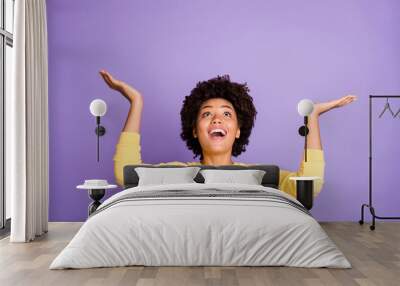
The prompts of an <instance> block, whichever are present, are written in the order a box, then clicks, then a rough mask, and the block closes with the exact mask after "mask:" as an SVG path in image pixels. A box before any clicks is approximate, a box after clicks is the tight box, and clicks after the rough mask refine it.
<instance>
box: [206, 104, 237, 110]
mask: <svg viewBox="0 0 400 286" xmlns="http://www.w3.org/2000/svg"><path fill="white" fill-rule="evenodd" d="M207 107H210V108H212V107H213V106H211V105H206V106H203V107H202V108H201V109H204V108H207ZM220 107H226V108H229V109H232V107H230V106H229V105H221V106H220ZM232 110H233V109H232Z"/></svg>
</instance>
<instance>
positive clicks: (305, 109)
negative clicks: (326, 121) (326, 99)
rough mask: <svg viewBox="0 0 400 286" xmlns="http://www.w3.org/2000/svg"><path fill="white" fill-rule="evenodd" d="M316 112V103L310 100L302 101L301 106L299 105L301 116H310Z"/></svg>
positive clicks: (298, 109) (298, 110)
mask: <svg viewBox="0 0 400 286" xmlns="http://www.w3.org/2000/svg"><path fill="white" fill-rule="evenodd" d="M313 110H314V103H313V102H312V101H311V100H309V99H303V100H300V102H299V104H297V112H298V113H299V114H300V115H301V116H308V115H310V114H311V113H312V112H313Z"/></svg>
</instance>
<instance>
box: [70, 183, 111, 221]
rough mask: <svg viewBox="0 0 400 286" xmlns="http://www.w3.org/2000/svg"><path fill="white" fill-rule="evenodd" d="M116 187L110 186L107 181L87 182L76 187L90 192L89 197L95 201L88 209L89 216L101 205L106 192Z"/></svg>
mask: <svg viewBox="0 0 400 286" xmlns="http://www.w3.org/2000/svg"><path fill="white" fill-rule="evenodd" d="M116 187H117V185H110V184H108V182H107V180H85V183H84V184H83V185H79V186H76V188H77V189H84V190H88V194H89V197H90V198H91V199H92V200H93V202H92V203H91V204H90V205H89V208H88V215H89V216H90V215H91V214H92V213H93V212H94V211H96V209H97V208H98V207H99V206H100V205H101V202H100V200H101V199H102V198H103V197H104V194H105V193H106V190H108V189H115V188H116Z"/></svg>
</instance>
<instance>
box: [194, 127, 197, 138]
mask: <svg viewBox="0 0 400 286" xmlns="http://www.w3.org/2000/svg"><path fill="white" fill-rule="evenodd" d="M193 137H194V138H197V134H196V129H195V128H193Z"/></svg>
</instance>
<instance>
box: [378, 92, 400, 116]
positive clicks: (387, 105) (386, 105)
mask: <svg viewBox="0 0 400 286" xmlns="http://www.w3.org/2000/svg"><path fill="white" fill-rule="evenodd" d="M386 109H389V111H390V113H391V114H392V116H393V117H395V115H394V113H393V111H392V109H391V108H390V104H389V98H388V97H386V104H385V108H384V109H383V111H382V112H381V114H380V115H379V118H381V117H382V116H383V114H384V113H385V112H386ZM399 111H400V110H399ZM397 113H399V112H397ZM397 113H396V115H397Z"/></svg>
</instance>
